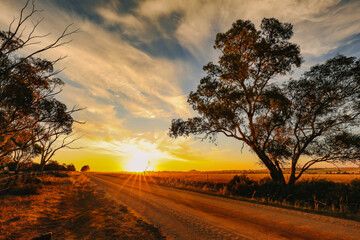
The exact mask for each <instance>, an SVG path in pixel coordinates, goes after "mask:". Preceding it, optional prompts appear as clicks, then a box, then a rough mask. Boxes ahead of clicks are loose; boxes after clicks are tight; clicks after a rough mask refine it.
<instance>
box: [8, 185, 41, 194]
mask: <svg viewBox="0 0 360 240" xmlns="http://www.w3.org/2000/svg"><path fill="white" fill-rule="evenodd" d="M40 188H41V187H40V185H35V184H22V185H17V186H14V187H12V188H11V189H10V190H9V192H8V193H9V194H11V195H16V196H26V195H38V194H39V189H40Z"/></svg>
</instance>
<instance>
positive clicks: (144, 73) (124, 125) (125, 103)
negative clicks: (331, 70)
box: [0, 0, 360, 171]
mask: <svg viewBox="0 0 360 240" xmlns="http://www.w3.org/2000/svg"><path fill="white" fill-rule="evenodd" d="M24 3H25V1H23V0H18V1H13V0H1V1H0V12H1V14H0V27H1V29H7V27H8V26H9V24H10V22H11V21H12V19H13V17H16V16H18V14H19V10H20V9H21V7H22V6H23V5H24ZM36 4H37V7H38V8H40V9H43V10H44V11H43V12H40V13H38V14H37V16H36V17H35V19H36V18H41V17H44V21H43V22H42V24H41V25H40V26H39V28H38V32H39V33H40V34H45V33H48V32H51V35H50V36H49V37H48V38H46V39H44V40H43V43H42V44H46V43H47V41H49V42H50V41H52V40H54V39H55V38H56V37H57V36H59V34H61V32H62V31H63V29H64V28H65V27H66V26H67V25H68V24H70V23H73V26H72V27H73V28H74V29H76V28H80V32H79V33H77V34H75V35H72V36H71V39H73V41H72V42H71V43H69V44H67V45H64V46H62V47H60V48H56V49H53V50H51V51H49V52H47V53H46V54H43V55H41V56H39V57H42V58H47V59H50V60H54V59H56V58H57V57H59V56H65V55H66V56H68V57H67V58H66V59H64V60H63V61H61V62H59V63H58V64H57V66H56V67H57V68H58V69H62V68H65V69H64V71H62V72H61V73H60V74H59V76H58V77H60V78H61V79H62V80H63V81H64V82H65V83H66V86H65V87H64V90H63V92H62V93H61V95H60V100H61V101H63V102H64V103H66V104H67V106H68V107H72V106H74V105H76V106H79V107H86V109H84V110H83V111H81V112H78V113H77V114H76V115H75V117H76V119H78V120H79V121H84V122H86V124H83V125H75V131H76V132H77V134H78V135H79V136H82V138H81V140H79V141H77V142H76V143H75V144H74V146H75V147H82V148H81V149H78V150H66V149H64V150H62V151H59V152H58V153H57V154H56V155H55V157H54V159H55V160H57V161H59V162H60V163H67V164H68V163H74V164H75V166H76V167H77V169H79V168H81V166H83V165H85V164H88V165H90V168H91V170H94V171H121V170H137V169H139V167H140V169H141V168H144V166H147V164H148V163H149V161H150V166H149V170H185V171H187V170H191V169H197V170H223V169H258V168H262V166H261V165H259V164H258V160H257V158H256V156H255V155H254V154H253V153H251V152H250V151H249V149H248V148H247V147H244V149H243V150H242V151H241V148H242V143H240V142H238V141H236V140H233V139H229V138H226V137H223V136H219V139H218V141H217V144H216V145H215V144H212V143H209V142H207V141H201V140H199V139H195V138H192V137H190V138H177V139H172V138H170V137H169V136H168V129H169V127H170V123H171V119H173V118H188V117H193V116H196V113H195V112H193V111H192V109H191V108H190V106H189V105H188V104H187V102H186V99H187V95H188V94H189V92H190V91H191V90H195V89H196V86H197V84H198V83H199V80H200V79H201V77H203V76H204V72H203V71H202V66H203V65H205V64H207V63H208V62H210V61H214V62H216V61H217V58H218V54H219V53H218V52H217V51H215V50H214V49H213V47H212V46H213V42H214V39H215V35H216V33H218V32H224V31H226V30H228V29H229V28H230V27H231V24H232V23H233V22H234V21H235V20H237V19H249V20H251V21H252V22H254V24H255V25H256V26H257V27H258V26H259V24H260V21H261V20H262V18H264V17H275V18H278V19H279V20H280V21H282V22H290V23H292V24H293V25H294V37H293V39H292V41H293V42H295V43H297V44H299V45H300V48H301V53H302V55H303V57H304V60H305V62H304V64H303V65H302V67H301V68H300V69H298V70H296V71H295V72H294V73H293V75H292V76H291V77H299V76H300V74H301V73H302V72H304V71H306V70H308V69H309V67H310V66H312V65H314V64H317V63H321V62H323V61H324V60H325V59H327V58H329V57H332V56H334V55H335V54H337V53H342V54H345V55H348V56H356V57H359V56H360V44H359V43H360V33H359V31H360V14H359V7H360V1H340V0H324V1H311V0H304V1H289V0H276V1H275V0H269V1H262V0H238V1H236V0H229V1H227V0H214V1H200V0H198V1H194V0H172V1H170V0H133V1H131V0H129V1H121V0H104V1H92V0H82V1H72V0H38V1H37V2H36ZM37 48H39V45H38V46H36V45H35V46H29V48H28V49H24V51H25V52H26V51H32V50H34V49H37ZM289 77H290V76H286V77H282V78H281V79H277V81H284V80H286V79H287V78H289Z"/></svg>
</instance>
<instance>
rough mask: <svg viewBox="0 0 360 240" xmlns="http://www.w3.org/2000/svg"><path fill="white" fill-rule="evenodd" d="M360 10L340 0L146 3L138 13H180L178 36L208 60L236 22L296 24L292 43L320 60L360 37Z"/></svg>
mask: <svg viewBox="0 0 360 240" xmlns="http://www.w3.org/2000/svg"><path fill="white" fill-rule="evenodd" d="M359 6H360V2H358V1H353V2H349V3H345V4H342V3H341V1H340V0H322V1H311V0H303V1H288V0H276V1H275V0H270V1H262V0H255V1H246V0H242V1H241V0H239V1H231V0H229V1H226V0H225V1H223V0H221V1H220V0H217V1H191V0H183V1H165V0H145V1H142V2H140V3H139V6H138V8H137V9H136V10H135V11H134V12H135V13H136V14H137V15H138V16H139V18H147V19H150V20H151V21H152V22H158V20H159V19H160V18H161V17H163V16H167V15H170V14H172V13H175V12H180V13H182V16H183V17H182V18H181V19H180V21H179V25H178V26H177V29H176V31H175V36H176V38H177V40H178V41H179V42H180V43H181V45H182V46H183V47H185V48H186V49H188V50H189V51H190V52H191V53H192V54H193V55H194V56H195V57H197V58H198V59H203V60H204V59H206V58H207V59H209V58H210V59H216V58H217V55H216V54H215V53H214V51H209V49H210V47H211V45H212V44H213V40H214V38H215V34H216V33H217V32H221V31H222V32H223V31H226V30H227V29H229V28H230V26H231V24H232V23H233V22H234V21H235V20H237V19H250V20H252V21H253V22H254V23H255V24H256V25H257V26H258V25H259V24H260V21H261V19H262V18H264V17H275V18H278V19H279V20H281V21H284V22H290V23H292V24H294V26H295V29H294V31H295V35H294V41H295V42H297V43H299V44H300V46H301V50H302V53H304V54H311V55H313V56H320V55H322V54H325V53H327V52H329V51H331V50H332V49H334V48H336V47H338V46H339V44H340V42H341V40H342V39H344V38H346V37H349V36H351V35H352V34H354V33H357V32H358V29H359V27H360V21H359V20H360V15H359V14H358V9H359ZM279 9H281V11H279Z"/></svg>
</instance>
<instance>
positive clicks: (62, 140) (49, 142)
mask: <svg viewBox="0 0 360 240" xmlns="http://www.w3.org/2000/svg"><path fill="white" fill-rule="evenodd" d="M38 137H39V138H40V139H39V141H38V143H37V144H38V145H39V146H40V151H39V153H40V166H41V169H42V170H43V169H44V166H45V164H46V163H47V162H49V161H50V160H51V159H52V157H53V156H54V155H55V153H56V152H57V151H59V150H61V149H63V148H67V149H80V147H72V146H71V145H72V144H73V143H74V142H76V141H77V140H79V139H80V137H77V136H75V134H71V129H69V130H67V129H65V130H64V129H56V128H48V129H47V130H44V131H43V132H42V133H41V134H40V135H39V136H38Z"/></svg>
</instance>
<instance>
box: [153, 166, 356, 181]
mask: <svg viewBox="0 0 360 240" xmlns="http://www.w3.org/2000/svg"><path fill="white" fill-rule="evenodd" d="M327 172H330V170H329V171H327ZM348 173H350V174H335V171H333V173H332V174H326V172H325V171H313V172H310V173H308V174H303V175H302V177H301V179H300V180H311V179H324V180H328V181H333V182H344V183H350V182H351V181H352V180H354V179H356V178H360V172H359V170H358V169H356V170H353V171H348ZM240 174H241V173H240V172H235V173H214V172H209V173H206V172H147V173H146V175H149V176H151V177H160V178H177V179H182V180H192V181H203V182H207V181H209V182H213V183H228V182H229V181H230V180H231V179H233V178H234V176H235V175H240ZM246 175H247V177H249V178H250V179H251V180H254V181H260V180H261V179H263V178H266V177H270V174H268V173H265V172H264V171H262V172H259V173H251V172H250V173H249V172H246ZM285 178H286V179H288V178H289V174H285Z"/></svg>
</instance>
